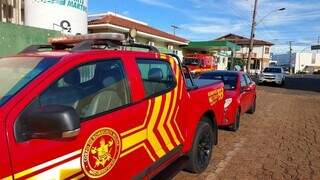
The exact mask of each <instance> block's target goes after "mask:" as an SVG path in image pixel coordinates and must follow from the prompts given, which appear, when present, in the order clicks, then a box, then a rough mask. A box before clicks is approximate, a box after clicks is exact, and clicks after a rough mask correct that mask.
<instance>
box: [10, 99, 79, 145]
mask: <svg viewBox="0 0 320 180" xmlns="http://www.w3.org/2000/svg"><path fill="white" fill-rule="evenodd" d="M79 133H80V118H79V115H78V114H77V112H76V111H75V109H74V108H72V107H67V106H56V105H54V106H47V107H42V108H32V109H29V110H27V111H26V112H24V113H23V114H22V116H21V117H20V119H19V120H18V122H17V123H16V124H15V134H16V138H17V140H18V141H26V140H30V139H60V138H72V137H75V136H77V135H78V134H79Z"/></svg>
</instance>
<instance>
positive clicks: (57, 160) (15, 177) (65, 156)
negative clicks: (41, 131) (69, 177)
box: [14, 149, 81, 179]
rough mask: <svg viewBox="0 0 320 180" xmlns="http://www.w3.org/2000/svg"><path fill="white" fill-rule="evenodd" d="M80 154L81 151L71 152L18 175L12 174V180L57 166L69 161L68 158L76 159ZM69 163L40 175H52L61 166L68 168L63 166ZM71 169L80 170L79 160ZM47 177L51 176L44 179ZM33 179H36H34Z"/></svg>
mask: <svg viewBox="0 0 320 180" xmlns="http://www.w3.org/2000/svg"><path fill="white" fill-rule="evenodd" d="M80 154H81V149H80V150H77V151H74V152H72V153H69V154H66V155H64V156H61V157H58V158H56V159H53V160H51V161H47V162H45V163H42V164H40V165H37V166H34V167H32V168H29V169H27V170H24V171H22V172H19V173H16V174H14V179H18V178H22V177H24V176H27V175H30V174H32V173H35V172H37V171H40V170H42V169H45V168H47V167H49V166H52V165H55V164H58V163H60V162H62V161H64V160H67V159H69V158H72V157H76V156H78V155H80ZM72 161H74V160H72ZM69 162H70V161H68V162H66V163H64V164H62V165H60V166H57V167H54V168H53V169H50V170H48V171H44V172H42V173H48V174H52V173H51V172H52V171H60V170H61V169H59V168H58V167H62V166H63V167H69V166H68V165H67V166H64V165H65V164H68V163H69ZM73 167H76V168H77V169H80V170H81V166H80V158H79V159H78V160H77V163H76V165H75V166H73ZM42 173H41V174H42ZM59 173H60V172H59ZM48 177H51V176H46V178H48ZM53 177H56V176H53ZM35 179H37V178H35ZM57 179H59V178H57Z"/></svg>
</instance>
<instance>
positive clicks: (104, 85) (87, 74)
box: [39, 60, 130, 119]
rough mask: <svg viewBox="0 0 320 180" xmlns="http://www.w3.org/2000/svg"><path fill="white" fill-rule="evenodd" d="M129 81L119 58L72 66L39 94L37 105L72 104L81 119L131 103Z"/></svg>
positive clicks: (70, 105)
mask: <svg viewBox="0 0 320 180" xmlns="http://www.w3.org/2000/svg"><path fill="white" fill-rule="evenodd" d="M129 97H130V93H129V88H128V82H127V79H126V77H125V73H124V70H123V67H122V64H121V62H120V60H107V61H100V62H95V63H90V64H86V65H82V66H80V67H77V68H74V69H72V70H71V71H69V72H68V73H66V74H65V75H64V76H62V77H61V78H60V79H59V80H58V81H56V83H54V84H52V85H51V86H50V87H49V88H48V89H47V90H46V91H45V92H44V93H43V94H41V95H40V97H39V104H40V106H49V105H63V106H69V107H73V108H74V109H75V110H76V111H77V113H78V114H79V116H80V117H81V118H82V119H85V118H88V117H91V116H94V115H97V114H100V113H104V112H107V111H110V110H113V109H116V108H119V107H121V106H124V105H127V104H129V103H130V98H129Z"/></svg>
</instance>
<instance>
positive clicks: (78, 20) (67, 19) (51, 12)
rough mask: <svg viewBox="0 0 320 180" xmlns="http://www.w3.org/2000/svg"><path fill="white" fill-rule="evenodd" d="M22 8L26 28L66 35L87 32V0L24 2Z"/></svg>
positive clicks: (28, 0)
mask: <svg viewBox="0 0 320 180" xmlns="http://www.w3.org/2000/svg"><path fill="white" fill-rule="evenodd" d="M24 6H25V25H27V26H33V27H39V28H44V29H51V30H57V31H62V32H63V33H66V34H77V33H81V34H87V32H88V21H87V10H88V9H87V7H88V0H66V1H65V2H62V1H61V2H60V1H34V0H25V3H24Z"/></svg>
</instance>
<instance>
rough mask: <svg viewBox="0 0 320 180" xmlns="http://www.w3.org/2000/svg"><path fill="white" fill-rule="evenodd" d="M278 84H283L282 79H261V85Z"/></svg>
mask: <svg viewBox="0 0 320 180" xmlns="http://www.w3.org/2000/svg"><path fill="white" fill-rule="evenodd" d="M264 82H268V83H276V84H282V79H276V78H259V83H264Z"/></svg>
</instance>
